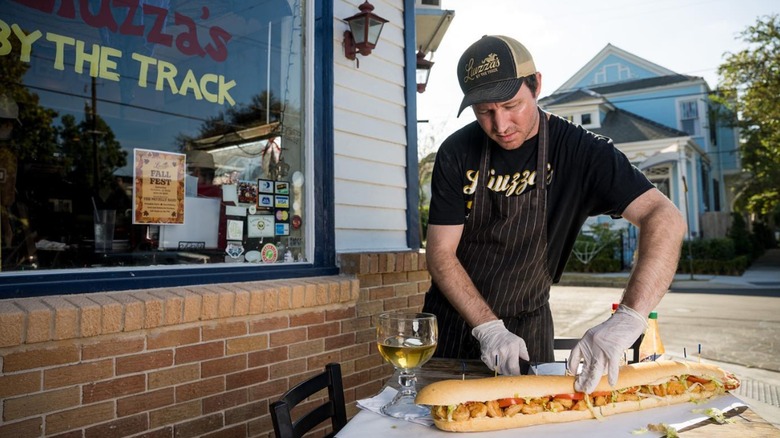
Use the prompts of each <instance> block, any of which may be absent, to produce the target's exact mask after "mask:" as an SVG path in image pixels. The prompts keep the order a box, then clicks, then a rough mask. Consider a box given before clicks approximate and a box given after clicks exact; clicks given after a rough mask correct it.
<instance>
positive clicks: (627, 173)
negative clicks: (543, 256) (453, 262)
mask: <svg viewBox="0 0 780 438" xmlns="http://www.w3.org/2000/svg"><path fill="white" fill-rule="evenodd" d="M548 123H549V148H550V150H549V153H548V156H549V163H548V165H547V167H548V168H547V181H548V184H549V185H548V196H547V245H548V249H547V250H548V252H547V257H548V260H547V261H548V266H549V269H550V273H551V275H552V277H553V281H554V282H557V281H558V280H560V276H561V274H562V272H563V268H564V266H565V265H566V261H567V260H568V258H569V254H570V252H571V249H572V247H573V246H574V242H575V240H576V239H577V234H578V233H579V231H580V228H582V225H583V224H584V223H585V220H586V219H587V217H588V216H596V215H600V214H608V215H611V216H613V217H620V215H621V214H622V213H623V210H625V208H626V207H627V206H628V205H629V204H630V203H631V202H632V201H633V200H634V199H636V198H637V197H638V196H639V195H641V194H642V193H644V192H645V191H647V190H649V189H650V188H652V187H653V185H652V184H651V183H650V181H648V180H647V178H646V177H645V176H644V175H643V174H642V172H640V171H639V169H637V168H636V167H634V166H633V165H631V163H630V162H629V161H628V158H626V156H625V155H624V154H623V153H622V152H620V151H619V150H617V149H616V148H615V146H614V145H613V144H612V140H610V139H608V138H606V137H602V136H599V135H596V134H594V133H592V132H590V131H587V130H585V129H583V128H582V127H580V126H578V125H574V124H572V123H570V122H569V121H567V120H565V119H562V118H560V117H558V116H555V115H552V116H551V117H550V119H549V122H548ZM538 140H539V136H538V135H537V136H534V137H533V138H531V139H529V140H528V141H526V142H525V143H523V145H522V146H521V147H519V148H517V149H514V150H511V151H507V150H505V149H502V148H501V147H500V146H498V145H497V144H496V143H495V142H493V141H492V140H490V139H489V138H488V137H487V135H486V134H485V133H484V131H483V130H482V128H481V127H480V126H479V124H478V123H477V122H473V123H471V124H469V125H467V126H465V127H463V128H461V129H460V130H458V131H457V132H455V133H453V134H452V135H450V136H449V137H448V138H447V139H446V140H445V141H444V143H442V145H441V147H440V148H439V151H438V153H437V154H436V163H435V165H434V168H433V176H432V179H431V193H432V198H431V206H430V216H429V219H428V222H429V223H430V224H434V225H460V224H463V223H465V218H466V215H467V213H468V207H467V205H469V202H470V200H471V198H472V196H473V195H472V193H473V192H474V187H476V186H475V185H474V184H476V183H477V180H478V183H480V184H488V190H494V191H498V192H502V193H504V194H505V195H506V194H507V193H509V196H523V195H524V194H526V193H529V192H530V190H534V189H535V188H536V187H537V185H536V182H537V177H536V161H537V160H536V157H537V145H538ZM486 141H487V142H488V143H489V145H490V148H491V149H490V153H491V163H489V166H488V168H489V170H490V175H488V178H485V177H483V176H479V177H476V175H478V173H479V172H478V171H479V158H480V153H481V148H482V146H483V145H484V144H485V142H486Z"/></svg>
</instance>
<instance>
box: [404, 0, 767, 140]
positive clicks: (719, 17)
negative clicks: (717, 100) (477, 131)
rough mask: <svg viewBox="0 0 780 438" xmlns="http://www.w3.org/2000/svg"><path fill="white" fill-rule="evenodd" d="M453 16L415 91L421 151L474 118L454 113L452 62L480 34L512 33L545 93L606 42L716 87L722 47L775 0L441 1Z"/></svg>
mask: <svg viewBox="0 0 780 438" xmlns="http://www.w3.org/2000/svg"><path fill="white" fill-rule="evenodd" d="M442 9H450V10H454V11H455V18H454V19H453V21H452V23H451V24H450V26H449V29H448V30H447V33H446V35H445V36H444V39H443V40H442V43H441V44H440V45H439V48H438V50H437V51H436V52H434V53H433V54H432V55H433V57H432V58H431V56H430V55H429V57H428V59H429V60H432V61H433V62H435V64H434V66H433V69H432V70H431V74H430V78H429V80H428V87H427V89H426V91H425V92H424V93H422V94H419V93H418V94H417V118H418V120H421V121H423V120H425V121H427V122H423V123H418V130H419V132H418V136H419V140H420V142H421V144H420V153H426V154H427V153H429V152H433V151H434V150H435V149H436V148H437V147H438V144H439V143H441V142H442V141H443V140H444V138H446V136H447V135H449V134H450V133H452V132H453V131H455V130H456V129H458V128H460V127H461V126H463V125H465V124H467V123H469V122H471V121H473V120H474V115H473V113H472V112H471V110H470V109H465V110H464V111H463V113H462V114H461V116H460V117H459V118H458V117H456V115H457V111H458V107H459V105H460V101H461V99H462V97H463V94H462V92H461V91H460V87H459V86H458V82H457V80H456V74H455V72H456V64H457V62H458V59H459V58H460V55H461V54H462V53H463V51H464V50H465V49H466V48H467V47H468V46H469V45H471V44H472V43H473V42H474V41H476V40H478V39H479V38H480V37H481V36H482V35H486V34H502V35H508V36H511V37H513V38H515V39H517V40H518V41H520V42H521V43H523V45H525V46H526V48H528V50H530V52H531V54H532V55H533V57H534V62H535V64H536V68H537V70H539V71H540V72H541V73H542V89H541V94H540V97H544V96H548V95H550V94H552V93H553V92H554V91H555V90H556V89H557V88H558V87H560V86H561V85H563V83H564V82H565V81H567V80H568V79H569V78H570V77H572V76H573V75H574V74H575V73H577V71H578V70H579V69H580V68H582V67H583V66H584V65H585V64H586V63H587V62H588V61H590V60H591V59H592V58H593V57H594V56H595V55H596V54H597V53H598V52H600V51H601V50H602V49H603V48H604V47H605V46H606V45H607V44H612V45H613V46H616V47H618V48H620V49H623V50H625V51H628V52H630V53H632V54H634V55H636V56H639V57H640V58H644V59H646V60H647V61H650V62H653V63H655V64H658V65H660V66H662V67H665V68H667V69H669V70H672V71H674V72H676V73H681V74H686V75H691V76H700V77H703V78H704V79H705V80H706V81H707V83H708V84H709V86H710V88H713V89H714V88H715V87H716V86H717V81H718V75H717V68H718V66H719V65H720V64H722V63H723V62H724V61H725V59H726V58H725V56H724V53H726V52H730V53H734V52H738V51H740V50H742V49H744V48H747V45H746V43H745V42H743V41H742V40H740V39H739V35H740V33H741V32H742V31H743V30H745V29H747V27H748V26H751V25H754V24H755V23H756V21H757V20H758V18H759V17H762V16H766V15H769V14H780V2H778V1H777V0H643V1H642V0H591V1H585V0H535V1H530V0H442Z"/></svg>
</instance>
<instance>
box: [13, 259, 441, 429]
mask: <svg viewBox="0 0 780 438" xmlns="http://www.w3.org/2000/svg"><path fill="white" fill-rule="evenodd" d="M341 266H342V275H340V276H334V277H316V278H305V279H295V280H277V281H264V282H251V283H231V284H221V285H207V286H199V287H182V288H170V289H164V290H163V289H154V290H142V291H123V292H110V293H99V294H83V295H66V296H50V297H42V298H26V299H11V300H3V301H0V370H1V371H0V437H6V436H9V437H14V438H22V437H40V436H57V437H85V438H91V437H100V438H106V437H119V436H144V437H174V436H176V437H182V438H184V437H196V436H197V437H232V436H236V437H247V436H252V437H255V436H273V432H272V430H273V427H272V426H271V418H270V415H269V413H268V405H269V404H270V403H271V402H273V401H274V400H276V399H277V398H278V397H279V395H280V394H281V393H283V392H284V391H285V390H287V389H288V388H289V387H290V386H292V385H294V384H295V383H297V382H299V381H301V380H303V379H305V378H307V377H309V376H311V375H313V374H315V373H317V372H320V371H321V370H322V369H323V367H324V365H325V364H326V363H328V362H339V363H341V366H342V372H343V374H344V386H345V396H346V400H347V403H348V414H349V416H350V417H351V416H352V415H354V414H355V413H356V412H357V408H356V407H355V400H357V399H360V398H364V397H368V396H371V395H373V394H375V393H377V392H378V391H379V389H381V387H382V385H383V384H384V382H385V381H386V379H387V378H388V377H389V376H390V375H391V374H392V368H391V367H390V366H389V365H387V364H384V363H383V361H382V359H381V357H380V356H379V354H378V353H377V351H376V346H375V345H376V344H375V342H376V339H375V332H374V317H375V316H376V315H377V314H378V313H380V312H382V311H385V310H393V309H414V310H419V309H420V308H421V306H422V297H423V294H424V293H425V291H426V290H427V289H428V286H429V283H430V280H429V277H428V273H427V270H426V266H425V259H424V256H422V255H420V254H418V253H416V252H407V253H382V254H344V255H342V256H341Z"/></svg>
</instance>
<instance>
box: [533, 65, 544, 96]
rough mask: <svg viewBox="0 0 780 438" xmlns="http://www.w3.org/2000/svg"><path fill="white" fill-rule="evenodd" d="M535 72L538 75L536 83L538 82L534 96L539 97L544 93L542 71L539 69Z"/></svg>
mask: <svg viewBox="0 0 780 438" xmlns="http://www.w3.org/2000/svg"><path fill="white" fill-rule="evenodd" d="M534 74H535V75H536V83H537V85H536V96H534V97H539V96H541V95H542V72H539V71H538V72H536V73H534Z"/></svg>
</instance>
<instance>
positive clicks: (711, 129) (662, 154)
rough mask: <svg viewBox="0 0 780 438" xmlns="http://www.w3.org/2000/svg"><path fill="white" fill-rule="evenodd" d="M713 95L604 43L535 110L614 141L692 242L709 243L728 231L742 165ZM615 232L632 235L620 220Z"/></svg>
mask: <svg viewBox="0 0 780 438" xmlns="http://www.w3.org/2000/svg"><path fill="white" fill-rule="evenodd" d="M711 93H712V90H711V89H710V87H709V86H708V84H707V82H706V81H705V80H704V79H703V78H701V77H696V76H688V75H683V74H679V73H676V72H674V71H671V70H669V69H667V68H664V67H661V66H659V65H657V64H654V63H652V62H650V61H647V60H645V59H642V58H640V57H638V56H636V55H633V54H631V53H629V52H626V51H625V50H622V49H620V48H618V47H615V46H613V45H612V44H607V46H606V47H604V49H602V50H601V51H600V52H599V53H598V54H597V55H596V56H595V57H594V58H593V59H592V60H591V61H590V62H588V63H587V64H586V65H585V66H584V67H582V68H581V69H580V70H579V71H578V72H576V73H575V74H574V76H572V77H571V78H570V79H569V80H568V81H566V82H565V83H564V84H563V85H562V86H561V87H560V88H558V89H557V90H555V92H554V93H553V94H552V95H550V96H547V97H544V98H542V99H541V100H540V101H539V104H540V106H541V107H542V108H544V109H545V110H547V111H550V112H552V113H555V114H558V115H560V116H562V117H565V118H568V119H569V120H570V121H572V122H574V123H577V124H580V125H582V126H583V127H585V128H587V129H589V130H591V131H593V132H596V133H598V134H601V135H604V136H606V137H609V138H611V139H612V140H613V142H614V143H615V146H616V147H617V148H618V149H620V150H621V151H623V153H625V154H626V156H627V157H628V158H629V160H630V161H631V162H632V163H634V165H636V166H637V167H638V168H639V169H641V170H642V171H643V172H644V173H645V174H646V175H647V177H648V178H649V179H650V180H651V181H652V182H653V183H654V184H655V185H656V187H658V189H659V190H661V192H663V193H664V194H665V195H666V196H668V197H669V199H671V200H672V202H674V203H675V205H677V207H678V208H679V209H680V211H682V212H683V214H684V215H685V216H686V217H687V219H688V224H689V238H702V237H703V238H713V237H722V236H724V235H725V233H726V231H727V228H728V226H729V224H730V222H729V217H730V216H729V212H730V211H731V206H732V204H733V201H734V195H733V193H734V191H733V190H732V188H733V187H734V186H735V184H736V182H737V180H738V178H739V176H740V162H739V155H738V150H737V148H738V138H739V132H738V130H737V129H736V128H733V127H730V126H728V125H727V123H726V122H725V121H723V120H719V119H717V118H716V117H714V116H713V114H714V113H715V112H714V111H713V110H714V109H715V104H714V102H712V101H711V100H710V94H711ZM591 221H595V222H605V221H609V218H606V217H603V218H602V217H599V218H593V219H591ZM587 226H588V224H586V227H587ZM613 227H614V228H628V229H629V236H631V235H632V231H633V230H632V229H631V228H632V227H630V224H628V223H627V222H626V221H624V220H619V221H616V222H615V223H614V224H613Z"/></svg>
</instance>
